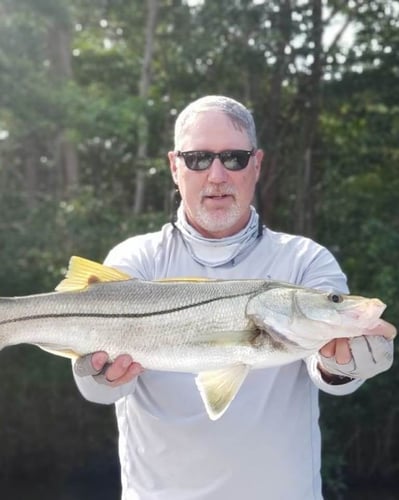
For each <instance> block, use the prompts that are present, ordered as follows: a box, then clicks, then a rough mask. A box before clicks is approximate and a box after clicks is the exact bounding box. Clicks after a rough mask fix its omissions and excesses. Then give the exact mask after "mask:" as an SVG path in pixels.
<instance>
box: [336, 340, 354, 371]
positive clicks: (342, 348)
mask: <svg viewBox="0 0 399 500" xmlns="http://www.w3.org/2000/svg"><path fill="white" fill-rule="evenodd" d="M351 360H352V351H351V348H350V346H349V341H348V339H337V342H336V344H335V361H336V362H337V363H338V364H339V365H347V364H348V363H349V362H350V361H351Z"/></svg>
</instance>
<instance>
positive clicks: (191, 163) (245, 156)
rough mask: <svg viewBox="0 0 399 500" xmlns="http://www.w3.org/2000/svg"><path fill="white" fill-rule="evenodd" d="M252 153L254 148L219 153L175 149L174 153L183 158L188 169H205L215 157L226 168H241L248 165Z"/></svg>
mask: <svg viewBox="0 0 399 500" xmlns="http://www.w3.org/2000/svg"><path fill="white" fill-rule="evenodd" d="M254 154H255V150H254V149H251V151H245V150H243V149H231V150H228V151H221V152H220V153H213V152H212V151H177V153H176V155H177V156H178V157H179V158H180V157H181V158H183V160H184V162H185V164H186V167H187V168H189V169H190V170H206V169H207V168H209V167H210V166H211V165H212V163H213V160H214V159H215V158H219V160H220V161H221V162H222V163H223V166H224V167H225V168H227V170H243V169H244V168H245V167H246V166H247V165H248V162H249V158H250V157H251V156H253V155H254Z"/></svg>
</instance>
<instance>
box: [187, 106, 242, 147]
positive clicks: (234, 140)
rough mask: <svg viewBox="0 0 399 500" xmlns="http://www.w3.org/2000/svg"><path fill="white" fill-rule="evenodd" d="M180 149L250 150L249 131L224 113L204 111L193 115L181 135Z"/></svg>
mask: <svg viewBox="0 0 399 500" xmlns="http://www.w3.org/2000/svg"><path fill="white" fill-rule="evenodd" d="M179 142H180V145H179V148H180V149H185V150H189V149H191V150H192V149H210V150H215V151H220V150H223V149H248V148H249V147H250V140H249V136H248V133H247V131H246V130H245V129H244V128H242V127H240V126H239V124H238V123H237V122H235V121H233V120H232V119H231V118H230V117H229V116H228V115H226V114H225V113H223V112H222V111H213V110H212V111H211V110H208V111H202V112H199V113H195V114H193V115H192V116H191V117H190V118H189V119H188V120H187V121H186V123H185V124H184V127H183V129H182V131H181V134H180V141H179Z"/></svg>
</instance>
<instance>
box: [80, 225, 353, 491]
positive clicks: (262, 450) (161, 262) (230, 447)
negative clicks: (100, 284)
mask: <svg viewBox="0 0 399 500" xmlns="http://www.w3.org/2000/svg"><path fill="white" fill-rule="evenodd" d="M105 263H106V264H107V265H110V266H113V267H115V268H118V269H120V270H122V271H124V272H126V273H128V274H129V275H131V276H133V277H136V278H141V279H146V280H153V279H160V278H167V277H174V278H176V277H187V276H189V277H194V276H196V277H205V278H220V279H234V278H265V279H273V280H282V281H287V282H291V283H295V284H299V285H303V286H307V287H313V288H319V289H325V290H336V291H340V292H347V285H346V278H345V275H344V274H343V273H342V271H341V270H340V268H339V266H338V264H337V262H336V260H335V259H334V257H333V256H332V255H331V253H330V252H329V251H328V250H326V249H325V248H324V247H322V246H320V245H318V244H317V243H315V242H313V241H312V240H310V239H307V238H303V237H300V236H292V235H288V234H284V233H277V232H273V231H270V230H269V229H266V228H265V229H264V232H263V236H262V237H260V238H259V239H258V242H257V244H256V245H255V246H254V247H253V248H252V250H251V251H250V253H249V254H247V255H246V256H245V258H244V259H242V260H239V261H237V262H230V263H229V264H226V265H223V266H220V267H206V266H203V265H201V264H199V263H198V262H196V261H195V260H194V259H193V258H192V255H191V253H190V252H189V251H188V248H187V245H186V244H185V242H184V240H183V238H182V235H181V234H180V233H179V231H177V230H176V229H174V228H173V226H172V225H171V224H167V225H166V226H164V228H163V229H162V230H161V231H159V232H156V233H151V234H147V235H143V236H136V237H133V238H130V239H128V240H126V241H124V242H122V243H120V244H119V245H117V246H116V247H115V248H114V249H112V250H111V252H110V253H109V255H108V257H107V259H106V261H105ZM194 377H195V375H194V374H189V373H166V372H157V371H151V370H147V371H145V372H144V373H143V374H142V375H140V376H139V378H138V379H136V380H135V381H133V382H131V383H129V384H125V385H124V386H122V387H119V388H110V387H107V386H103V385H99V384H97V383H96V382H95V381H94V380H93V379H92V378H91V377H86V378H80V377H76V382H77V384H78V387H79V389H80V391H81V393H82V394H83V395H84V397H86V398H87V399H89V400H91V401H95V402H99V403H105V404H110V403H115V405H116V415H117V420H118V427H119V453H120V462H121V471H122V490H123V493H122V499H123V500H241V499H242V498H247V499H249V500H321V498H322V494H321V479H320V455H321V445H320V431H319V425H318V417H319V407H318V389H321V390H323V391H325V392H328V393H330V394H336V395H343V394H349V393H351V392H353V391H354V390H356V388H357V387H359V385H360V384H361V381H352V382H350V383H348V384H345V385H340V386H331V385H328V384H326V383H325V382H324V381H323V380H322V379H321V376H320V373H319V372H318V370H317V366H316V358H315V357H310V358H309V359H308V360H306V362H303V361H297V362H294V363H291V364H288V365H285V366H280V367H273V368H267V369H260V370H254V371H252V372H250V373H249V375H248V377H247V379H246V380H245V382H244V384H243V386H242V387H241V390H240V391H239V393H238V395H237V397H236V398H235V400H234V401H233V402H232V404H231V406H230V408H229V410H228V411H227V412H226V413H225V415H224V416H223V417H222V418H221V419H220V420H218V421H216V422H213V421H211V420H209V418H208V416H207V414H206V412H205V410H204V406H203V404H202V400H201V398H200V395H199V393H198V390H197V388H196V385H195V382H194Z"/></svg>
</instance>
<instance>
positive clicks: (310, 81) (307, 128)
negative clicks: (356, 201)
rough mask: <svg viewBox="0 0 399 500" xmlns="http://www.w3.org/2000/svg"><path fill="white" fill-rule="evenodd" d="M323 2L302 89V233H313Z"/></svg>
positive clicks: (298, 214)
mask: <svg viewBox="0 0 399 500" xmlns="http://www.w3.org/2000/svg"><path fill="white" fill-rule="evenodd" d="M322 23H323V21H322V1H321V0H313V1H312V33H311V42H312V46H313V47H314V50H313V63H312V66H311V74H310V76H309V78H306V79H305V80H304V85H303V87H302V90H301V91H300V92H301V94H302V96H301V95H300V96H299V97H300V98H301V97H302V98H301V101H302V103H303V108H302V112H303V121H302V126H301V127H300V130H301V133H300V135H299V144H298V162H297V176H296V177H297V178H296V186H297V189H296V202H295V211H294V217H295V225H294V230H295V232H296V233H299V234H306V235H309V236H311V235H312V233H313V214H314V211H313V205H314V200H313V199H312V194H313V193H312V184H313V182H312V181H313V180H314V179H313V157H314V140H315V136H316V131H317V125H318V120H319V115H320V107H321V103H320V101H321V77H322V60H323V51H322V50H323V49H322V33H323V25H322Z"/></svg>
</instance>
